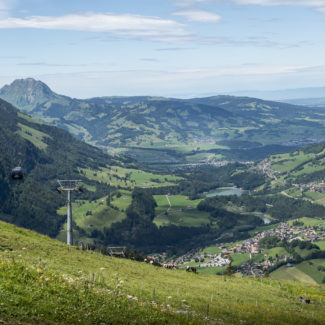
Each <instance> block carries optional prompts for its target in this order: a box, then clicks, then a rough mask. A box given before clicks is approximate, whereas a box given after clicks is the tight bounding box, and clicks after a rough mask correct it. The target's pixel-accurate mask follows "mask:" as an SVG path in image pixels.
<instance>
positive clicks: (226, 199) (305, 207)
mask: <svg viewBox="0 0 325 325" xmlns="http://www.w3.org/2000/svg"><path fill="white" fill-rule="evenodd" d="M229 203H232V204H233V205H235V206H237V207H241V208H244V211H246V212H254V211H255V212H262V213H268V214H270V215H271V216H272V217H273V218H274V219H276V220H278V221H286V220H289V219H297V218H302V217H309V218H324V217H325V207H324V206H322V205H319V204H315V203H314V204H313V203H311V202H309V201H306V200H296V199H292V198H289V197H286V196H283V195H274V196H261V195H260V196H251V195H248V194H243V195H241V196H236V195H231V196H215V197H213V198H207V199H205V200H204V201H201V202H200V204H199V206H198V208H199V209H201V210H206V211H208V210H207V209H208V208H209V207H213V208H215V209H222V208H224V207H225V206H226V205H227V204H229Z"/></svg>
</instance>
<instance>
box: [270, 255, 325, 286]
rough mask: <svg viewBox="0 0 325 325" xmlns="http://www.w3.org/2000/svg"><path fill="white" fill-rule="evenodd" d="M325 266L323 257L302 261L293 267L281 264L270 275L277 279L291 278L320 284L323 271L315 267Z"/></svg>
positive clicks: (323, 275) (323, 274)
mask: <svg viewBox="0 0 325 325" xmlns="http://www.w3.org/2000/svg"><path fill="white" fill-rule="evenodd" d="M318 266H325V259H315V260H309V261H304V262H302V263H299V264H297V265H295V266H293V267H286V266H282V267H280V268H279V269H277V270H276V271H274V272H272V273H271V277H272V278H274V279H278V280H290V279H291V280H293V281H299V282H303V283H307V284H321V283H322V281H323V279H325V272H323V271H320V270H318V269H317V267H318Z"/></svg>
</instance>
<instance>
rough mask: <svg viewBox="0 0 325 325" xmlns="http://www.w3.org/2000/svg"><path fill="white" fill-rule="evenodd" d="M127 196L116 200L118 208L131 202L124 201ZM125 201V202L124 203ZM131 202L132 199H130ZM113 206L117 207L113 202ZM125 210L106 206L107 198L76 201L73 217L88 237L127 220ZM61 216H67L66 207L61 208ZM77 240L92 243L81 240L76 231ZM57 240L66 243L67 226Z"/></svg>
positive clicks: (73, 204)
mask: <svg viewBox="0 0 325 325" xmlns="http://www.w3.org/2000/svg"><path fill="white" fill-rule="evenodd" d="M125 197H126V194H123V195H122V196H121V197H120V198H119V199H117V200H116V203H117V204H116V206H118V207H119V206H123V203H124V202H126V201H129V200H128V199H126V200H124V198H125ZM123 200H124V201H123ZM130 200H131V199H130ZM112 206H115V201H113V204H112ZM124 211H125V210H124V209H123V208H120V209H119V210H115V209H113V208H112V207H108V206H107V205H106V197H103V198H101V199H99V200H95V201H86V200H75V201H74V202H72V217H73V221H74V222H75V223H76V225H77V226H78V227H80V228H82V229H84V230H85V231H86V233H88V235H89V234H90V233H91V232H92V231H93V230H94V229H98V230H103V229H104V228H105V227H106V228H109V227H110V226H111V225H112V224H113V223H115V222H119V221H122V220H123V219H124V218H126V214H125V212H124ZM57 212H58V214H59V215H66V214H67V208H66V206H64V207H61V208H60V209H59V210H58V211H57ZM74 238H75V240H82V241H87V242H89V241H91V240H88V239H86V238H80V237H79V233H78V231H74ZM57 239H59V240H62V241H66V225H64V226H63V228H62V229H61V231H60V233H59V234H58V236H57Z"/></svg>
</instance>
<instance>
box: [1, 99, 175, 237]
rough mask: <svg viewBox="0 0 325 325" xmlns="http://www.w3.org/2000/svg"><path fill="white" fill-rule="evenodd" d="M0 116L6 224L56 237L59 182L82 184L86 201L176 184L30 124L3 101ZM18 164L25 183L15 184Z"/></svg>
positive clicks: (105, 212) (60, 218) (108, 212)
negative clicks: (118, 190) (163, 182)
mask: <svg viewBox="0 0 325 325" xmlns="http://www.w3.org/2000/svg"><path fill="white" fill-rule="evenodd" d="M0 115H1V120H0V145H1V146H0V148H1V149H0V218H1V219H2V220H6V221H9V222H11V223H14V224H17V225H20V226H23V227H27V228H31V229H34V230H37V231H38V232H41V233H44V234H48V235H51V236H56V235H57V234H58V232H59V230H60V228H61V226H62V225H63V223H64V219H65V217H64V215H62V214H58V213H57V210H58V209H59V208H60V206H64V205H65V195H62V196H60V195H58V193H57V192H56V191H54V190H55V188H56V187H57V186H58V184H57V179H78V180H81V185H82V186H83V188H84V193H79V194H78V198H79V199H80V200H83V201H84V202H90V201H94V200H96V199H99V198H102V197H105V196H107V195H108V194H109V193H111V192H113V191H114V189H116V188H127V189H129V190H130V189H131V188H133V187H135V186H137V185H138V186H139V185H142V186H146V185H147V186H149V185H150V186H155V185H156V186H157V185H159V184H160V179H159V178H161V179H166V180H167V182H166V183H167V184H169V185H173V181H175V179H176V178H175V177H172V176H163V175H155V174H151V173H147V172H144V171H141V170H138V169H137V166H136V165H135V164H134V163H132V162H131V161H130V159H125V158H120V157H118V156H114V157H113V156H110V155H108V154H105V153H104V152H103V151H102V150H100V149H98V148H95V147H92V146H90V145H88V144H85V143H83V142H81V141H79V140H77V139H75V138H74V137H72V136H71V135H70V134H69V133H68V132H66V131H64V130H62V129H59V128H57V127H53V126H48V125H45V124H43V123H40V122H37V121H35V120H32V119H31V118H30V117H29V116H27V115H25V114H22V113H21V112H19V111H18V110H17V109H16V108H14V107H13V106H12V105H11V104H9V103H7V102H5V101H3V100H0ZM20 159H21V160H22V161H21V163H22V167H23V169H24V171H25V174H26V175H25V178H24V180H22V181H13V180H11V178H10V171H11V169H12V168H14V167H15V166H17V165H18V164H19V160H20ZM168 180H171V183H169V182H168ZM101 215H102V217H103V218H105V219H108V221H107V222H108V223H109V220H115V219H114V218H116V211H114V210H113V209H111V208H109V207H106V208H105V207H104V209H102V211H101ZM123 217H125V214H123V213H122V214H121V218H123Z"/></svg>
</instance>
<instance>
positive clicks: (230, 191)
mask: <svg viewBox="0 0 325 325" xmlns="http://www.w3.org/2000/svg"><path fill="white" fill-rule="evenodd" d="M243 193H245V191H244V190H242V189H240V188H237V187H220V188H216V189H214V190H212V191H210V192H208V193H207V194H205V197H214V196H218V195H221V196H224V195H237V196H241V195H242V194H243Z"/></svg>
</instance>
